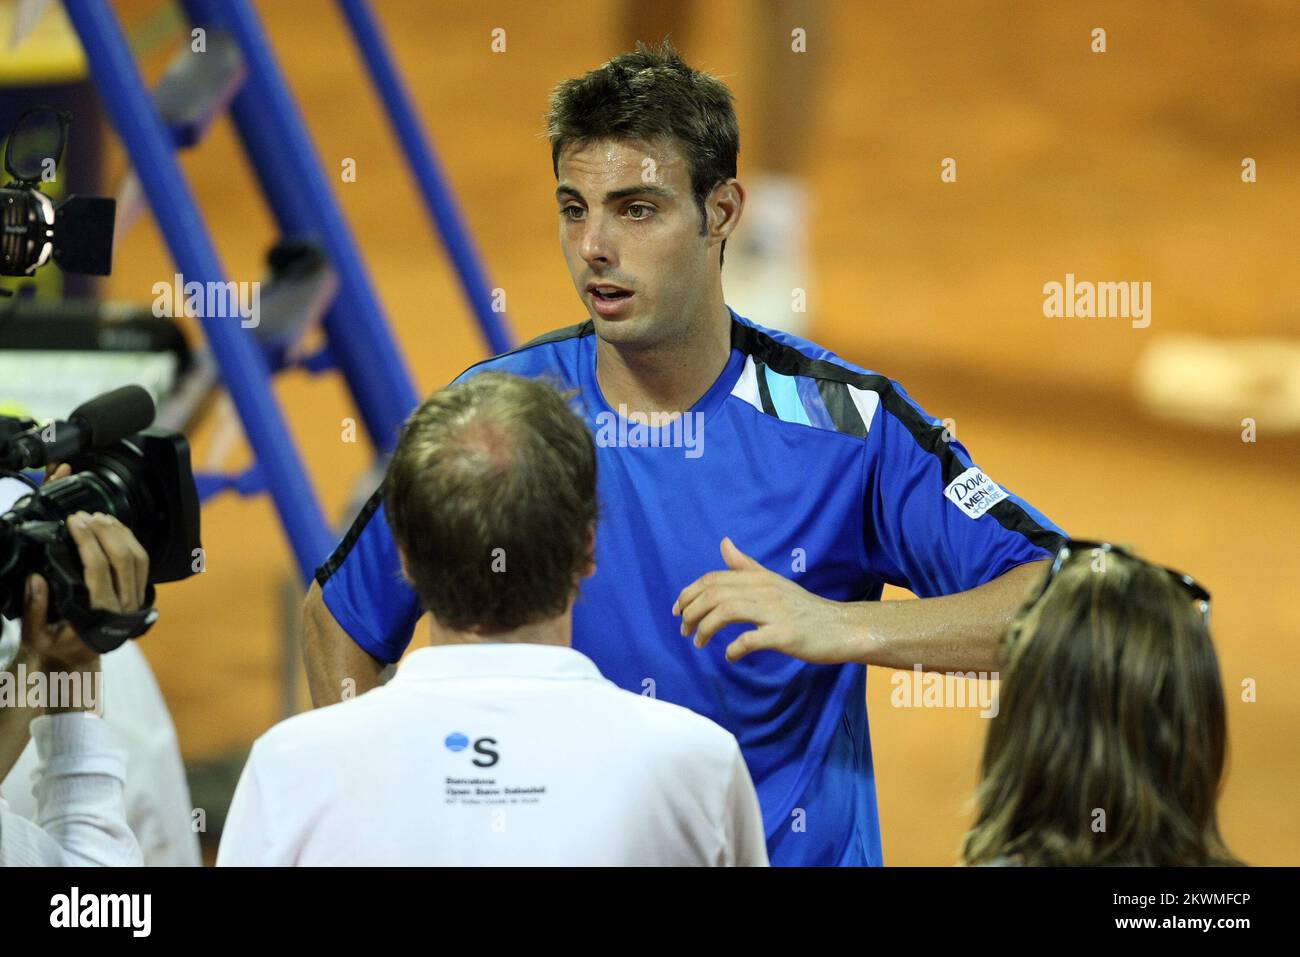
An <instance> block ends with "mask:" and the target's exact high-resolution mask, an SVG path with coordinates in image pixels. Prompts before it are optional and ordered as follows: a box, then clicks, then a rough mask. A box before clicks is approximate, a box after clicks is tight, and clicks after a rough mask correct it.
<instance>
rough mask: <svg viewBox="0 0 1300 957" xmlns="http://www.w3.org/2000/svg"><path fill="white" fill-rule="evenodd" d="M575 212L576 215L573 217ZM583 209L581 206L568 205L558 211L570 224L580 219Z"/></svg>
mask: <svg viewBox="0 0 1300 957" xmlns="http://www.w3.org/2000/svg"><path fill="white" fill-rule="evenodd" d="M575 212H576V213H577V215H575ZM582 213H583V208H582V207H581V206H575V205H569V206H565V207H564V208H562V209H561V210H560V215H561V216H563V217H564V218H565V219H567V220H568V221H569V222H571V223H576V222H577V221H578V220H580V219H582Z"/></svg>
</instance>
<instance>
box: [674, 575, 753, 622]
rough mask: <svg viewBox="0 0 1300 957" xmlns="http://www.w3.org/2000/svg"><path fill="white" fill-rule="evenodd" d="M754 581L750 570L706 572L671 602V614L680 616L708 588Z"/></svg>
mask: <svg viewBox="0 0 1300 957" xmlns="http://www.w3.org/2000/svg"><path fill="white" fill-rule="evenodd" d="M754 580H755V574H754V572H753V571H752V570H746V571H733V570H731V569H727V570H726V571H720V572H708V573H707V574H704V575H701V576H700V577H699V578H697V579H695V581H693V582H691V583H690V584H689V585H687V586H686V587H685V588H683V589H682V590H681V592H680V593H679V594H678V596H677V600H676V601H675V602H673V614H674V615H680V614H683V613H684V612H685V610H686V609H687V608H688V607H689V606H690V604H691V602H693V601H695V600H696V599H697V598H699V597H700V595H701V594H703V593H704V592H705V591H707V590H708V589H710V588H716V587H718V586H721V585H730V584H732V583H741V584H751V583H752V582H753V581H754Z"/></svg>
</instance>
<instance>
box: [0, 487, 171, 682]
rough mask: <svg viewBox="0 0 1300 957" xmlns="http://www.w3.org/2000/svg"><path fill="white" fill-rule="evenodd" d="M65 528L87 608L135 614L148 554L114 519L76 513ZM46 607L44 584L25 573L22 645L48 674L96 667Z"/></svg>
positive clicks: (95, 656) (92, 656)
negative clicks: (78, 567) (73, 547)
mask: <svg viewBox="0 0 1300 957" xmlns="http://www.w3.org/2000/svg"><path fill="white" fill-rule="evenodd" d="M64 468H66V466H64ZM66 524H67V526H68V533H69V535H71V537H72V541H73V543H74V544H75V545H76V546H77V554H78V555H79V556H80V558H81V565H82V576H83V578H84V580H85V582H86V590H87V591H88V592H89V593H90V607H91V608H102V609H105V610H107V611H116V612H126V611H135V610H137V609H138V608H139V607H140V606H141V605H142V604H143V603H144V595H145V588H146V586H147V585H148V583H149V555H148V553H147V552H145V550H144V547H143V546H142V545H141V544H140V543H139V542H138V541H136V538H135V536H134V535H133V534H131V530H130V529H128V528H127V527H126V526H125V525H123V524H122V523H121V522H119V521H118V520H117V519H116V518H114V517H113V516H111V515H103V514H99V513H96V514H94V515H89V514H87V513H85V512H75V513H74V514H72V515H69V516H68V519H67V523H66ZM49 603H50V586H49V583H48V582H46V580H45V579H44V578H43V577H42V576H41V575H35V574H33V575H29V576H28V578H27V601H26V603H25V605H24V608H23V643H24V644H25V645H26V646H27V647H28V649H29V650H30V651H31V653H33V654H34V655H35V656H36V657H37V658H38V659H40V661H41V662H42V663H43V664H44V665H45V667H46V668H47V670H56V671H59V670H62V671H75V670H83V669H87V668H94V667H97V664H98V659H99V653H98V652H96V651H95V650H94V649H93V648H91V647H90V646H89V645H87V644H86V643H85V642H83V641H82V640H81V638H80V636H79V635H78V634H77V631H76V629H75V628H73V627H72V626H71V625H70V624H68V623H67V622H66V621H58V622H54V623H51V622H50V621H49V620H48V616H49Z"/></svg>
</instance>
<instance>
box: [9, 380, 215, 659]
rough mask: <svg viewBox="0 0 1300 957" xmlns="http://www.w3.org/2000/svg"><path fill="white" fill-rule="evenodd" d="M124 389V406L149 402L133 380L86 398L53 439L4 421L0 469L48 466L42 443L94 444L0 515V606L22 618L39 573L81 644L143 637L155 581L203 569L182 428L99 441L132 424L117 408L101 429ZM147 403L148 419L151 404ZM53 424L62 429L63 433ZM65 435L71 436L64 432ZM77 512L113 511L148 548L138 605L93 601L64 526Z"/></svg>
mask: <svg viewBox="0 0 1300 957" xmlns="http://www.w3.org/2000/svg"><path fill="white" fill-rule="evenodd" d="M123 395H126V396H127V398H128V400H129V401H128V405H134V406H135V407H134V408H133V409H130V410H129V411H133V412H135V413H136V414H137V415H138V414H139V412H140V409H139V405H140V402H141V398H140V397H141V396H143V398H144V400H148V394H147V393H145V392H144V390H143V389H140V388H139V387H138V386H127V387H125V388H124V389H119V390H116V392H114V393H108V395H107V396H103V397H100V398H99V399H94V400H91V402H90V403H87V404H86V405H85V406H82V407H81V409H79V410H78V411H77V412H74V413H73V414H72V415H71V416H70V417H69V418H70V421H69V422H66V423H54V425H53V431H54V434H55V438H54V440H53V441H52V442H51V441H48V436H46V435H42V433H47V432H49V431H50V429H51V427H49V426H47V427H45V429H41V428H40V427H37V426H35V425H34V424H32V423H30V420H20V419H12V418H4V419H0V466H7V467H8V468H9V469H14V468H20V467H23V466H25V465H35V464H48V461H49V460H48V459H47V458H45V454H44V453H45V450H46V449H49V448H56V449H57V448H58V447H59V446H60V444H63V445H64V446H65V447H66V446H67V445H68V444H69V443H72V442H75V441H76V439H77V437H78V436H81V438H82V441H81V443H80V444H82V445H90V446H92V448H90V449H88V450H85V451H80V452H77V453H76V454H73V455H70V456H67V457H66V458H64V459H63V461H66V462H67V464H68V465H70V466H71V467H72V469H73V474H72V475H69V476H68V477H67V478H63V479H59V480H58V481H56V482H50V483H49V484H47V485H43V486H40V487H39V488H35V489H33V491H32V492H31V493H29V494H28V495H25V496H23V497H22V498H20V499H19V500H18V501H17V502H15V503H14V504H13V506H12V507H11V508H10V509H9V511H7V512H5V513H4V514H3V515H0V613H2V614H3V615H4V616H5V617H7V618H18V617H21V615H22V610H23V607H24V603H25V594H24V592H25V583H26V581H27V578H28V576H29V575H31V574H33V573H38V574H40V575H41V576H43V577H44V578H45V579H46V581H47V582H49V586H50V613H49V617H50V619H51V620H58V619H64V620H66V621H68V622H69V623H70V624H71V625H73V626H74V627H76V628H77V630H78V632H79V634H80V635H81V637H82V640H84V641H85V642H86V644H88V645H90V646H91V647H92V648H95V649H96V650H97V651H100V652H105V651H111V650H112V649H114V648H116V647H118V645H120V644H122V642H124V641H126V640H127V639H129V638H136V637H139V636H140V635H142V634H144V632H145V631H147V630H148V628H149V627H150V626H151V625H152V624H153V622H154V621H155V620H156V618H157V612H156V611H155V610H154V609H153V608H152V605H153V598H154V590H153V585H154V584H155V583H163V582H172V581H180V580H181V579H184V578H188V577H190V576H191V575H193V574H196V573H197V572H199V571H201V570H202V569H203V556H202V543H201V541H200V529H199V500H198V490H197V488H196V487H195V484H194V475H193V472H192V471H191V466H190V449H189V443H188V441H186V439H185V437H184V436H183V435H180V434H178V433H175V432H170V431H167V430H164V429H158V428H146V429H144V430H143V431H140V432H138V433H136V434H133V435H130V436H128V437H126V438H123V439H116V440H114V441H111V442H106V441H104V438H105V432H106V431H108V432H111V431H112V425H114V424H116V425H119V426H120V425H122V424H124V423H127V422H131V417H130V416H126V417H125V418H123V417H122V416H121V415H118V416H117V419H118V421H117V422H116V423H113V422H111V421H110V422H108V426H107V429H106V420H111V419H112V418H113V416H112V414H111V413H112V412H114V411H115V410H118V409H120V408H121V407H122V396H123ZM106 400H110V401H106ZM148 405H149V413H148V414H149V419H150V420H152V401H149V403H148ZM85 409H90V415H89V416H88V417H87V416H84V415H80V414H79V413H81V412H82V410H85ZM106 409H107V411H108V413H109V414H108V415H107V416H106V415H105V414H104V412H105V410H106ZM96 411H98V414H96ZM59 425H63V426H65V428H64V429H63V430H62V431H63V435H62V436H59V434H58V433H59V429H58V426H59ZM24 426H30V427H28V428H25V429H24V428H23V427H24ZM97 426H98V428H96V427H97ZM96 432H98V433H99V435H98V436H96V434H95V433H96ZM69 433H71V435H72V437H73V438H72V439H69V438H67V436H68V435H69ZM97 439H98V441H97ZM37 442H39V443H40V444H39V445H38V444H36V443H37ZM94 446H100V447H94ZM33 459H44V461H33ZM75 512H103V513H106V514H109V515H112V516H114V517H115V518H117V520H118V521H120V522H121V523H122V524H123V525H125V526H126V527H127V528H129V529H130V530H131V532H132V533H133V534H134V535H135V537H136V539H137V540H138V541H139V542H140V544H141V546H142V547H143V548H144V550H145V551H146V552H147V553H148V555H149V587H148V589H147V594H146V595H145V604H144V607H143V608H141V609H140V610H139V611H137V612H128V613H124V614H115V613H111V612H106V611H102V610H92V609H91V608H90V595H89V593H88V591H87V589H86V586H85V582H84V580H83V569H82V566H81V560H80V558H79V556H78V553H77V547H76V543H75V542H73V541H72V537H71V535H70V533H69V532H68V529H67V526H66V524H65V522H66V519H67V517H68V516H69V515H71V514H73V513H75Z"/></svg>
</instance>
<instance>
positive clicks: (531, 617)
mask: <svg viewBox="0 0 1300 957" xmlns="http://www.w3.org/2000/svg"><path fill="white" fill-rule="evenodd" d="M383 500H384V511H385V514H386V516H387V518H388V522H389V525H390V526H391V527H392V530H393V536H394V538H395V539H396V541H397V542H398V544H399V545H401V547H402V550H403V551H404V552H405V553H406V556H407V564H408V574H409V576H410V578H411V581H412V583H413V585H414V586H415V591H416V593H417V594H418V595H419V597H420V601H421V603H422V604H423V606H424V608H425V609H426V610H427V611H428V612H430V613H431V614H432V615H433V616H434V618H436V619H437V620H438V622H439V624H441V625H442V626H443V627H445V628H450V629H453V630H455V631H473V632H477V633H478V634H483V635H492V634H499V633H501V632H505V631H511V630H513V629H516V628H519V627H522V626H524V625H528V624H533V623H535V622H539V621H545V620H547V619H549V618H554V617H556V616H557V615H560V614H562V613H563V612H564V610H565V609H566V608H567V607H568V604H569V602H570V601H571V600H572V599H573V597H574V595H575V593H576V590H577V587H578V582H579V581H580V580H581V577H582V574H583V571H584V569H585V568H586V566H587V562H588V559H589V557H590V554H591V552H590V536H591V535H592V534H593V532H594V529H595V523H596V450H595V447H594V445H593V443H592V438H591V432H590V431H589V430H588V429H587V426H586V424H585V423H584V422H583V421H582V420H581V419H580V418H579V417H578V416H577V415H576V414H575V413H574V412H573V410H572V409H570V408H569V406H568V404H567V402H566V401H565V398H564V397H563V396H562V395H561V394H560V393H559V392H558V391H557V390H556V389H555V388H553V387H552V386H550V385H548V384H546V383H545V382H539V381H536V380H533V379H525V378H521V377H519V376H514V375H507V374H505V373H498V372H485V373H482V374H480V375H476V376H474V377H472V378H470V379H468V380H466V381H464V382H461V383H459V384H456V385H452V386H449V387H447V388H446V389H443V390H442V391H440V392H437V393H435V394H434V395H433V396H432V397H430V398H429V399H428V400H427V401H426V402H425V403H424V404H423V405H421V406H420V407H419V408H418V409H417V410H416V411H415V412H414V413H412V415H411V416H410V418H409V419H407V421H406V424H405V425H404V426H403V428H402V434H401V438H400V440H399V441H398V444H397V450H396V451H395V452H394V453H393V458H392V461H391V462H390V463H389V466H388V472H387V474H386V475H385V476H384V484H383Z"/></svg>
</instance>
